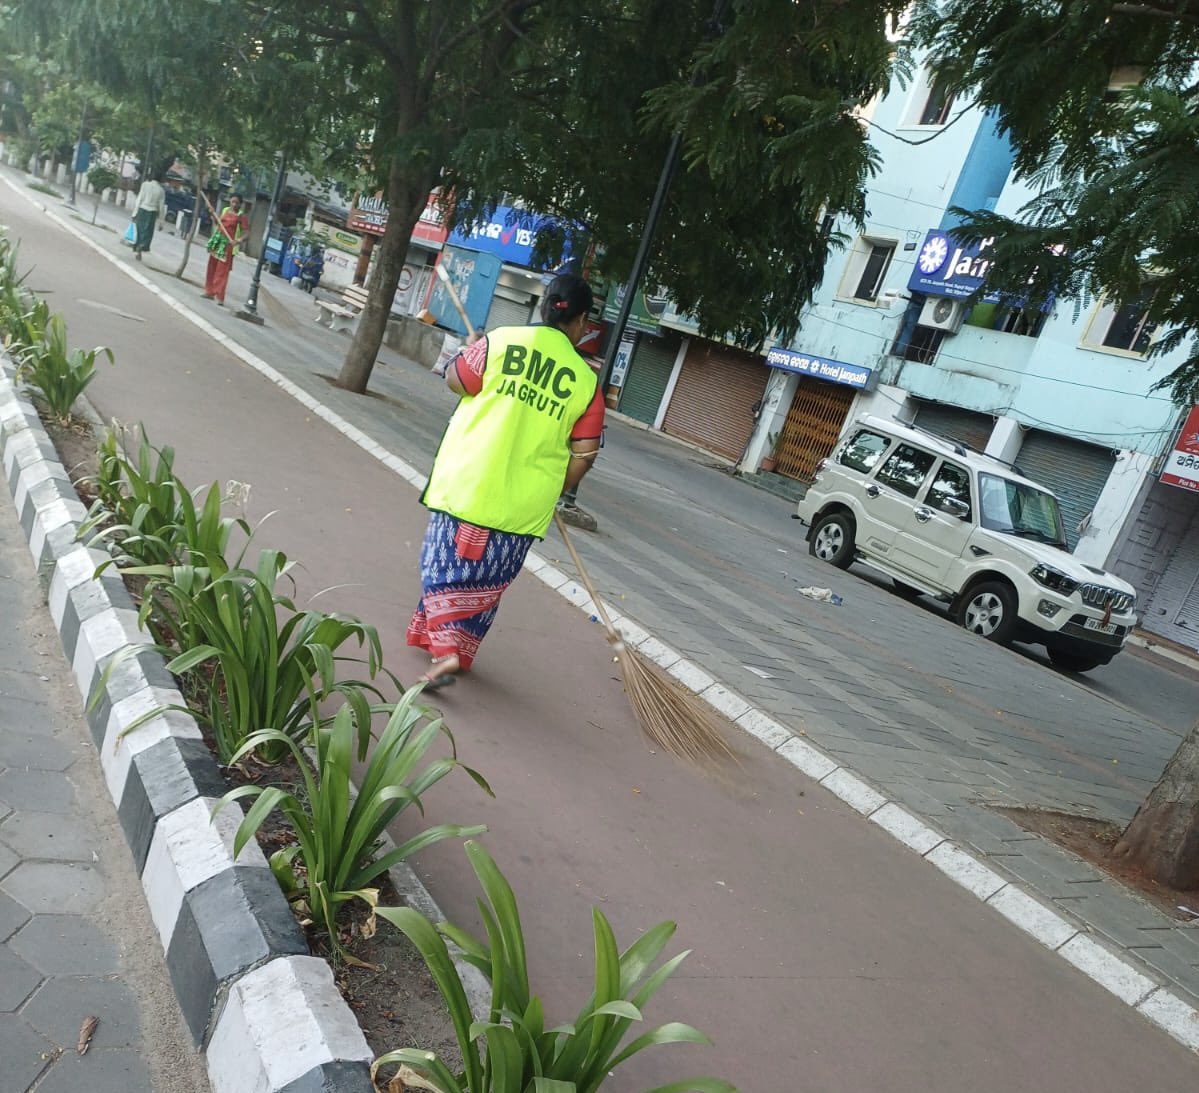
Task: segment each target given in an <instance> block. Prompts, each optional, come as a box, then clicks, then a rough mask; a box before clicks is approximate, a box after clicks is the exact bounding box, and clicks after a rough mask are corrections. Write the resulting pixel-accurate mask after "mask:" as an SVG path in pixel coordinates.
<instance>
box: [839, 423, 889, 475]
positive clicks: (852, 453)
mask: <svg viewBox="0 0 1199 1093" xmlns="http://www.w3.org/2000/svg"><path fill="white" fill-rule="evenodd" d="M890 443H891V440H890V438H889V437H885V436H883V434H882V433H875V432H871V430H869V429H859V430H858V431H857V432H856V433H855V434H854V436H853V439H852V440H851V441H850V442H849V443H848V444H846V445H845V448H844V450H843V451H842V452H841V456H840V458H839V459H838V460H837V462H838V463H841V464H844V465H845V466H846V467H852V468H853V469H854V470H855V471H861V472H862V473H863V474H869V473H870V472H871V471H872V470H873V469H874V465H875V464H876V463H877V462H878V461H879V457H880V456H881V455H882V454H883V452H885V451H886V450H887V445H888V444H890Z"/></svg>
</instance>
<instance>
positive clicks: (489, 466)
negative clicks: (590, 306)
mask: <svg viewBox="0 0 1199 1093" xmlns="http://www.w3.org/2000/svg"><path fill="white" fill-rule="evenodd" d="M598 382H599V381H598V378H597V377H596V375H595V373H594V372H593V371H592V370H591V369H590V368H589V367H588V365H587V362H586V361H584V360H583V358H582V357H580V356H579V355H578V353H576V352H575V349H574V346H573V345H571V344H570V339H569V338H568V337H567V336H566V335H565V334H563V333H562V331H560V330H558V329H557V328H556V327H552V326H524V327H501V328H499V329H498V330H493V331H491V332H490V333H489V334H488V335H487V366H486V368H485V370H484V372H483V387H482V389H481V390H480V391H479V393H478V394H477V395H467V396H464V397H463V399H462V401H461V402H459V403H458V408H457V410H455V411H454V416H453V417H451V418H450V423H449V426H448V428H447V429H446V432H445V436H443V437H442V440H441V447H440V449H439V450H438V452H437V458H436V460H435V461H434V463H433V472H432V474H431V475H430V476H429V484H428V485H427V486H426V487H425V492H424V496H423V497H422V498H421V500H422V501H423V502H424V503H425V505H427V506H428V507H429V508H430V509H433V510H435V511H438V512H447V513H449V514H450V515H451V516H456V517H457V518H458V519H459V520H465V521H466V522H467V523H469V524H476V525H477V526H479V527H484V528H493V529H494V530H496V531H507V532H512V533H514V534H517V535H535V536H537V537H539V538H540V537H543V536H544V535H545V533H546V529H548V528H549V526H550V521H551V520H552V519H553V516H554V505H555V504H556V503H557V500H558V496H559V495H560V494H561V492H562V486H563V482H564V480H565V478H566V466H567V464H568V463H569V461H570V434H571V431H572V430H573V429H574V426H575V422H577V421H578V420H579V418H580V417H582V416H583V413H584V412H585V411H586V409H587V407H588V406H589V405H590V404H591V400H592V399H593V398H594V397H595V389H596V386H597V384H598Z"/></svg>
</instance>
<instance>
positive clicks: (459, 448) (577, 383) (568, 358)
mask: <svg viewBox="0 0 1199 1093" xmlns="http://www.w3.org/2000/svg"><path fill="white" fill-rule="evenodd" d="M591 304H592V295H591V289H590V287H589V286H588V285H587V282H586V281H584V280H583V279H582V278H581V277H575V276H573V275H570V274H567V275H563V276H559V277H556V278H555V279H554V280H553V282H551V284H550V286H549V287H548V288H547V289H546V293H545V296H544V297H543V299H542V301H541V318H542V320H543V321H542V324H539V325H536V326H525V327H500V328H499V329H497V330H493V331H491V333H490V334H488V335H486V336H485V337H483V338H480V339H479V340H478V341H476V342H474V343H473V344H472V345H469V346H467V347H466V348H464V349H463V350H462V351H461V352H460V353H459V354H458V355H457V356H456V357H455V358H454V359H453V360H452V361H450V364H449V367H448V368H447V369H446V383H447V384H448V385H449V387H450V389H451V390H452V391H454V392H456V393H457V394H459V395H461V396H462V400H461V401H460V402H459V403H458V408H457V409H456V410H455V411H454V415H453V417H451V418H450V423H449V426H448V428H447V429H446V432H445V436H444V437H443V438H442V441H441V447H440V448H439V449H438V452H437V458H436V460H435V461H434V463H433V472H432V474H431V475H430V476H429V484H428V486H426V487H425V492H424V495H423V496H422V497H421V501H422V502H423V503H424V504H425V506H426V507H427V508H428V509H429V510H430V518H429V528H428V531H427V532H426V533H425V540H424V545H423V547H422V549H421V559H420V570H421V591H422V595H421V600H420V605H419V606H418V607H417V609H416V613H415V614H414V615H413V616H412V622H411V623H410V624H409V626H408V644H409V645H415V646H419V647H420V648H422V649H426V650H428V652H429V654H430V655H431V656H432V665H431V666H430V668H429V671H428V672H426V673H425V675H424V676H422V677H421V678H422V679H423V680H424V681H425V682H426V683H427V684H428V685H429V689H436V688H439V687H444V686H446V685H448V684H450V683H453V682H454V680H455V678H456V677H457V675H458V673H460V672H465V671H468V670H469V669H470V666H471V664H472V662H473V661H474V659H475V653H476V652H477V651H478V648H479V643H480V642H481V641H482V640H483V638H484V637H485V636H486V634H487V631H488V629H490V627H491V624H492V622H493V621H494V620H495V615H496V611H497V610H498V608H499V603H500V597H501V596H502V595H503V593H504V590H505V589H506V588H507V587H508V585H510V584H511V583H512V581H513V580H514V579H515V577H516V575H517V574H518V573H519V572H520V570H521V566H522V565H524V560H525V555H526V554H528V552H529V548H530V547H531V546H532V545H533V542H534V540H536V539H542V538H544V537H545V533H546V531H547V530H548V528H549V525H550V521H551V520H552V519H553V516H554V505H555V504H556V502H557V500H558V497H559V496H560V495H561V493H562V491H563V489H564V488H569V487H571V486H575V485H577V484H578V483H579V482H580V481H581V480H582V478H583V475H585V474H586V473H587V471H588V470H590V468H591V464H592V462H593V461H594V460H595V457H596V455H597V454H598V452H599V446H600V436H601V434H602V432H603V426H604V402H603V397H602V395H601V393H600V390H599V381H598V377H597V376H596V374H595V372H594V371H593V370H592V369H591V367H590V366H589V365H588V364H587V362H586V361H585V360H583V358H582V357H580V356H579V354H578V353H577V352H575V348H574V347H575V345H576V344H577V343H578V342H579V341H580V340H581V339H582V337H583V334H584V333H585V331H586V328H587V315H588V312H589V311H590V310H591Z"/></svg>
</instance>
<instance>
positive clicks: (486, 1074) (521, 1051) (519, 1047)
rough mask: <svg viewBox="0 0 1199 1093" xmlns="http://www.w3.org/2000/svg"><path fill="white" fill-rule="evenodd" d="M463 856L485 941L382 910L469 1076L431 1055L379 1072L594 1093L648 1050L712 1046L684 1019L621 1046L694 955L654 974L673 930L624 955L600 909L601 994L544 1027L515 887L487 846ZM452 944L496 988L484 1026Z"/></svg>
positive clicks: (503, 1090) (469, 1087)
mask: <svg viewBox="0 0 1199 1093" xmlns="http://www.w3.org/2000/svg"><path fill="white" fill-rule="evenodd" d="M466 853H467V855H468V857H469V858H470V863H471V866H472V867H473V868H474V871H475V875H476V876H477V877H478V879H479V884H480V885H481V887H482V889H483V895H484V898H483V899H480V900H479V901H478V906H479V913H480V915H481V916H482V919H483V926H484V929H485V930H486V933H487V940H486V942H483V941H479V940H478V939H476V938H475V937H472V936H471V935H470V934H469V933H467V932H466V931H465V930H462V929H459V928H458V927H456V926H452V925H450V924H449V923H444V922H443V923H439V924H438V925H437V926H434V925H433V924H432V923H431V922H429V920H428V919H426V918H425V917H424V916H423V915H421V914H419V913H418V912H417V911H414V910H412V909H411V908H409V907H399V908H395V907H381V908H379V910H378V914H379V915H380V916H381V917H382V918H385V919H387V920H388V921H389V922H391V923H393V924H394V925H395V926H397V927H398V928H399V929H400V930H402V931H403V932H404V933H405V934H406V935H407V936H408V938H409V940H411V941H412V943H413V944H414V945H415V946H416V948H417V949H418V950H419V951H420V954H421V956H422V957H423V958H424V960H425V963H426V964H427V965H428V968H429V971H430V973H431V974H432V976H433V979H434V981H435V982H436V983H437V986H438V989H439V990H440V991H441V994H442V997H443V998H444V999H445V1002H446V1005H447V1006H448V1008H449V1012H450V1018H451V1020H452V1022H453V1025H454V1032H455V1035H456V1037H457V1040H458V1047H459V1049H460V1051H461V1053H462V1060H463V1066H462V1070H461V1071H459V1072H458V1073H454V1072H452V1071H451V1070H450V1069H449V1067H448V1066H446V1064H445V1063H444V1062H442V1060H441V1059H439V1058H438V1057H437V1056H436V1055H435V1054H434V1053H433V1052H430V1051H421V1050H417V1049H415V1048H403V1049H401V1050H399V1051H393V1052H389V1053H388V1054H386V1055H383V1056H381V1057H380V1058H378V1059H376V1060H375V1064H374V1067H373V1073H377V1072H378V1069H379V1068H380V1067H382V1066H387V1065H391V1064H394V1063H400V1064H402V1065H404V1066H407V1067H410V1068H411V1069H412V1070H414V1071H415V1072H416V1073H417V1074H418V1075H419V1076H420V1077H421V1078H422V1079H424V1080H427V1081H428V1082H429V1083H430V1085H429V1088H432V1089H436V1090H438V1091H440V1093H595V1091H596V1090H598V1089H599V1088H600V1087H601V1086H602V1085H603V1083H604V1082H605V1080H606V1079H607V1078H608V1076H609V1075H610V1074H611V1073H612V1072H613V1071H614V1070H616V1069H617V1067H619V1066H620V1065H621V1064H622V1063H624V1062H625V1061H627V1060H628V1059H630V1058H632V1056H634V1055H636V1054H637V1053H638V1052H640V1051H642V1050H644V1049H645V1048H648V1047H652V1046H654V1045H656V1044H674V1043H699V1044H706V1043H710V1041H709V1040H708V1039H707V1037H705V1036H704V1035H703V1033H701V1032H699V1031H698V1030H696V1029H694V1028H692V1027H691V1026H690V1025H684V1024H679V1023H677V1022H675V1023H670V1024H665V1025H660V1026H659V1027H657V1028H655V1029H652V1030H650V1031H648V1032H646V1033H644V1034H642V1035H640V1036H638V1037H636V1038H635V1039H633V1040H632V1041H631V1042H629V1043H627V1044H626V1043H625V1042H624V1041H625V1036H626V1034H627V1033H628V1031H629V1029H630V1028H631V1027H632V1026H633V1024H634V1023H635V1022H640V1021H641V1020H642V1019H643V1018H642V1010H643V1009H644V1007H645V1005H646V1004H647V1003H648V1002H649V1000H650V999H651V998H652V997H653V995H654V994H655V993H656V992H657V990H658V989H659V988H660V987H661V986H662V984H663V983H665V982H666V980H667V979H669V978H670V976H671V975H672V974H673V973H674V971H675V970H676V969H677V968H678V966H679V965H680V964H681V963H682V962H683V960H684V959H685V958H686V956H687V953H685V952H684V953H680V954H679V955H677V956H675V957H672V958H671V959H669V960H667V961H666V962H665V963H663V964H662V965H661V966H660V967H658V968H656V969H655V970H652V971H651V968H652V967H653V965H654V963H655V961H657V959H658V957H659V956H660V955H661V953H662V950H663V949H664V948H665V947H666V944H667V942H668V941H669V940H670V938H671V937H672V935H673V934H674V931H675V924H674V923H673V922H663V923H660V924H659V925H657V926H654V927H653V928H652V929H650V930H647V931H646V932H645V933H644V934H642V935H641V936H640V937H639V938H638V939H637V940H636V941H634V942H633V944H632V945H630V946H629V947H628V948H627V949H626V950H625V951H624V952H623V953H619V952H618V951H617V947H616V938H615V935H614V934H613V932H612V927H611V925H610V924H609V922H608V920H607V919H606V918H605V917H604V915H603V914H602V912H600V911H599V909H598V908H593V909H592V923H593V932H594V937H595V985H594V990H593V991H592V994H591V997H590V998H588V999H587V1001H586V1002H585V1003H584V1005H583V1008H582V1009H581V1010H580V1011H579V1014H578V1016H577V1017H576V1018H575V1020H574V1022H573V1023H571V1024H567V1025H558V1026H556V1027H554V1028H548V1029H547V1028H546V1027H545V1012H544V1008H543V1006H542V1003H541V999H540V998H539V997H538V996H537V995H535V994H532V993H531V991H530V988H529V973H528V968H527V965H526V960H525V952H526V945H525V937H524V931H523V929H522V927H521V923H520V913H519V911H518V909H517V906H516V898H515V896H514V895H513V893H512V888H511V886H510V885H509V884H508V882H507V880H505V878H504V876H503V874H502V873H501V872H500V870H499V868H498V867H497V866H496V864H495V862H494V861H493V860H492V858H491V856H490V855H489V854H488V853H487V851H486V850H484V849H483V847H482V846H480V845H479V844H478V843H474V842H468V843H467V844H466ZM447 939H448V940H449V941H450V942H452V943H453V944H455V945H457V946H458V947H459V948H460V949H461V950H462V953H463V956H464V958H465V959H466V960H467V961H468V962H469V963H470V964H473V965H474V966H475V967H476V968H478V969H479V971H481V972H482V973H483V975H484V976H485V977H486V978H487V980H488V982H489V983H490V984H491V1007H490V1013H489V1015H488V1017H487V1019H485V1020H481V1021H475V1020H474V1019H473V1017H472V1014H471V1009H470V1003H469V1001H468V999H467V995H466V989H465V988H464V986H463V984H462V979H461V977H460V976H459V974H458V969H457V968H456V967H455V966H454V962H453V960H452V959H451V957H450V951H449V947H448V946H447V944H446V941H447ZM483 1049H485V1050H483ZM651 1093H736V1089H735V1087H734V1086H732V1085H730V1084H729V1083H728V1082H725V1081H722V1080H720V1079H718V1078H690V1079H687V1080H684V1081H680V1082H671V1083H669V1084H667V1085H663V1086H659V1087H657V1088H656V1089H654V1090H652V1091H651Z"/></svg>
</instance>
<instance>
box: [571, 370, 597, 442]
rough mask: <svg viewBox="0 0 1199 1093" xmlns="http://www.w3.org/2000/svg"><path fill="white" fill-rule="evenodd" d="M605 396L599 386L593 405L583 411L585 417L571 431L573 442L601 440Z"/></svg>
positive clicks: (592, 401)
mask: <svg viewBox="0 0 1199 1093" xmlns="http://www.w3.org/2000/svg"><path fill="white" fill-rule="evenodd" d="M604 408H605V407H604V395H603V392H602V391H601V390H600V389H599V386H598V384H597V385H596V389H595V397H594V398H593V399H592V400H591V405H590V406H588V407H587V409H586V410H584V411H583V416H582V417H581V418H579V420H578V421H576V422H575V427H574V428H573V429H572V430H571V433H570V439H571V440H599V438H600V436H601V435H602V434H603V431H604Z"/></svg>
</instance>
